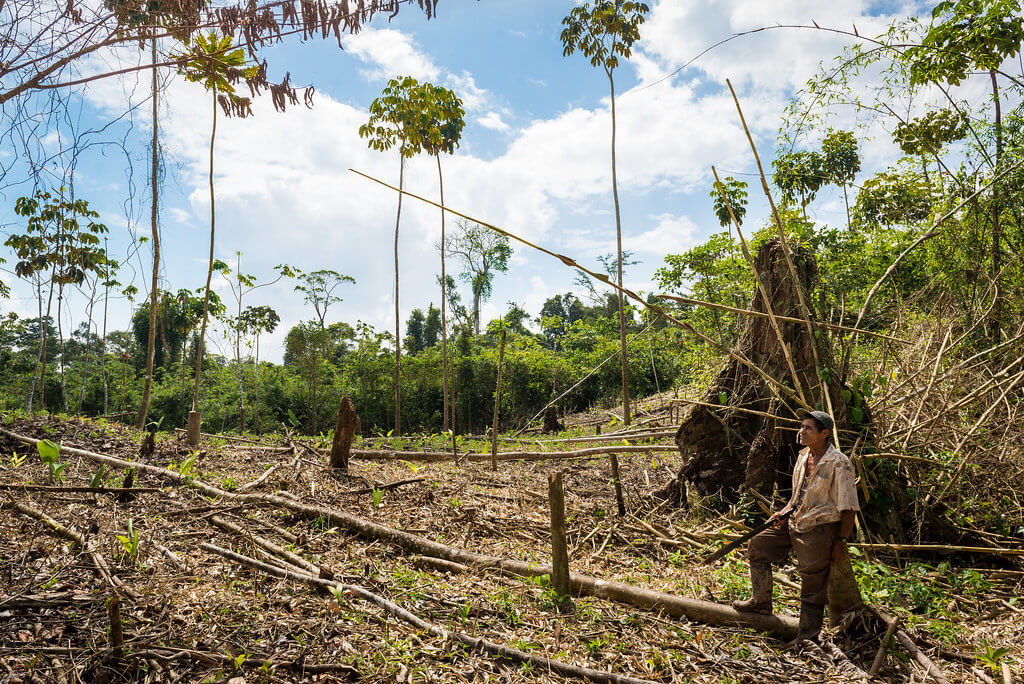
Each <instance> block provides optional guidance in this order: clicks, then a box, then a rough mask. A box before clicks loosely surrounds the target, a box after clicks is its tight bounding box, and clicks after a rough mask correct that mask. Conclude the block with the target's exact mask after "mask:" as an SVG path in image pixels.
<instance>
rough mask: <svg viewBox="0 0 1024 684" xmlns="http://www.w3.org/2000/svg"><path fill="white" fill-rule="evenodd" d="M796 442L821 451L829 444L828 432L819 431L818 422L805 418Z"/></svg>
mask: <svg viewBox="0 0 1024 684" xmlns="http://www.w3.org/2000/svg"><path fill="white" fill-rule="evenodd" d="M796 441H797V442H799V443H800V444H803V445H804V446H808V447H812V448H817V449H820V448H821V447H823V446H825V444H826V442H828V430H819V429H818V423H817V421H815V420H814V419H813V418H804V420H803V422H802V423H800V432H798V433H797V437H796Z"/></svg>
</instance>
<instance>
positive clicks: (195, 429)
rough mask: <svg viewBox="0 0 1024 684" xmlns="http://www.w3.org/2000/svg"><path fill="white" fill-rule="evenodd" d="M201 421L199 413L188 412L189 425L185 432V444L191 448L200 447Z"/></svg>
mask: <svg viewBox="0 0 1024 684" xmlns="http://www.w3.org/2000/svg"><path fill="white" fill-rule="evenodd" d="M200 424H201V420H200V417H199V411H189V412H188V423H187V425H186V430H185V444H187V445H189V446H190V447H196V446H199V426H200Z"/></svg>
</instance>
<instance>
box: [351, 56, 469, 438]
mask: <svg viewBox="0 0 1024 684" xmlns="http://www.w3.org/2000/svg"><path fill="white" fill-rule="evenodd" d="M462 117H463V111H462V103H461V102H460V101H459V99H458V98H457V97H455V95H454V93H452V92H451V91H449V90H447V89H445V88H438V87H437V86H434V85H431V84H429V83H423V84H421V83H419V82H418V81H417V80H416V79H415V78H413V77H412V76H405V77H401V78H393V79H391V80H390V81H388V84H387V85H386V86H385V87H384V90H383V92H381V95H380V97H378V98H377V99H375V100H374V101H373V102H372V103H371V104H370V118H369V120H368V121H367V122H366V123H365V124H363V125H362V126H360V127H359V137H361V138H367V144H368V145H369V146H370V148H371V149H374V150H378V151H382V152H383V151H387V150H390V149H391V148H392V147H394V146H395V145H398V157H399V166H398V187H399V189H400V190H401V189H402V188H403V187H404V183H405V160H406V159H411V158H412V157H414V156H416V155H417V154H418V153H420V152H422V151H427V152H429V153H430V154H433V155H438V154H439V153H440V152H450V151H454V149H455V147H456V146H457V145H458V139H459V137H460V135H461V133H462V127H463V126H464V125H465V122H464V121H463V119H462ZM438 171H439V172H440V159H439V160H438ZM401 222H402V194H401V193H399V195H398V210H397V212H396V214H395V246H394V252H395V434H396V435H398V434H401V431H402V340H401V326H402V319H401V315H400V312H399V285H400V279H399V270H398V237H399V228H400V226H401ZM442 282H444V279H443V278H442Z"/></svg>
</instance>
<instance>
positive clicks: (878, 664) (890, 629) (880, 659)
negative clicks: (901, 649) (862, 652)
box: [868, 618, 900, 677]
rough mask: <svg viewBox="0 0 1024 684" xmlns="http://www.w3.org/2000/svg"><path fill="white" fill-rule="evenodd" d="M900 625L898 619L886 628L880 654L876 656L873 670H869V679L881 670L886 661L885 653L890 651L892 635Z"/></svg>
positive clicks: (879, 648)
mask: <svg viewBox="0 0 1024 684" xmlns="http://www.w3.org/2000/svg"><path fill="white" fill-rule="evenodd" d="M899 624H900V618H896V619H895V620H893V621H892V622H890V623H889V626H888V627H886V628H885V636H883V637H882V643H880V644H879V645H878V653H876V654H875V660H874V661H873V662H872V663H871V669H870V670H868V677H874V676H875V675H876V674H878V670H880V669H881V667H882V662H883V661H884V660H885V652H886V651H887V650H888V649H889V639H891V638H892V633H893V632H895V631H896V629H897V628H898V627H899Z"/></svg>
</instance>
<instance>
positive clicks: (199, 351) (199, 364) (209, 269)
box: [192, 89, 217, 412]
mask: <svg viewBox="0 0 1024 684" xmlns="http://www.w3.org/2000/svg"><path fill="white" fill-rule="evenodd" d="M216 138H217V90H216V89H214V90H213V126H212V127H211V129H210V258H209V262H208V264H207V266H206V289H205V291H204V292H203V323H202V327H201V328H200V330H199V346H198V347H197V348H196V378H195V385H193V388H192V411H193V412H196V411H198V408H197V407H198V405H199V378H200V374H201V373H202V370H203V352H204V351H205V349H206V324H207V322H208V321H209V319H210V281H211V280H212V279H213V239H214V235H215V232H216V226H217V223H216V221H217V211H216V208H215V206H214V200H215V197H214V193H213V146H214V142H215V140H216Z"/></svg>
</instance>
